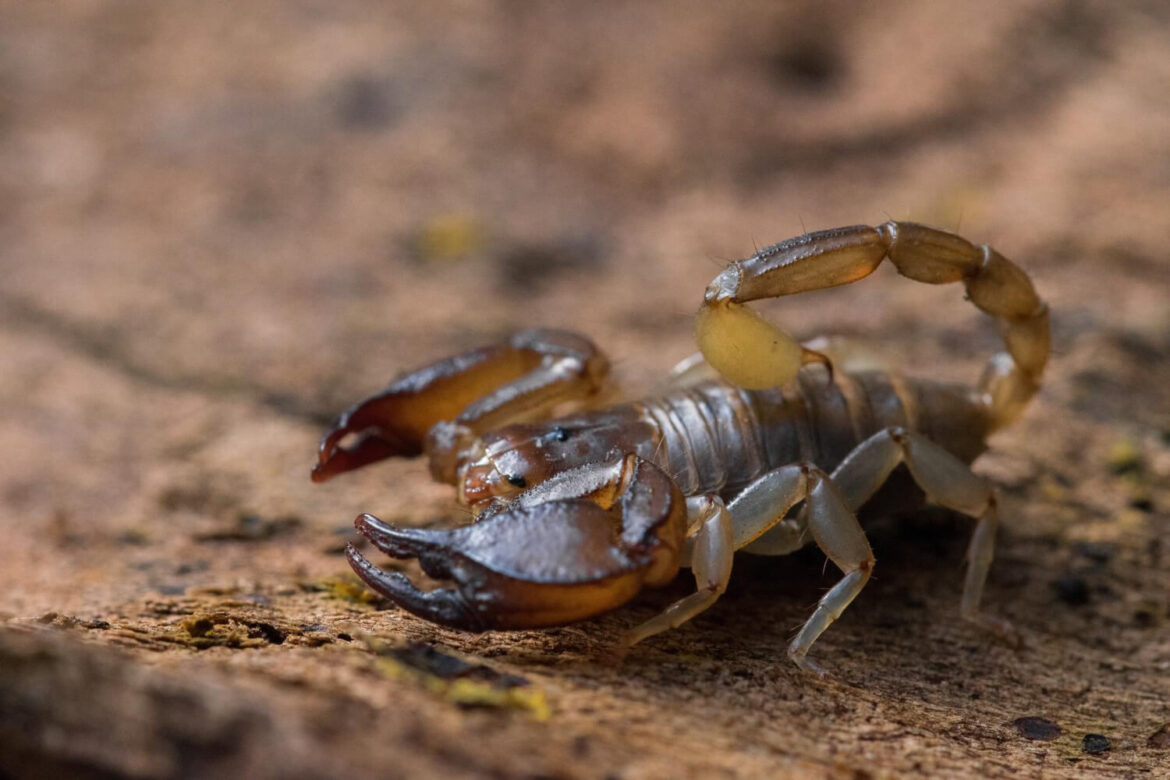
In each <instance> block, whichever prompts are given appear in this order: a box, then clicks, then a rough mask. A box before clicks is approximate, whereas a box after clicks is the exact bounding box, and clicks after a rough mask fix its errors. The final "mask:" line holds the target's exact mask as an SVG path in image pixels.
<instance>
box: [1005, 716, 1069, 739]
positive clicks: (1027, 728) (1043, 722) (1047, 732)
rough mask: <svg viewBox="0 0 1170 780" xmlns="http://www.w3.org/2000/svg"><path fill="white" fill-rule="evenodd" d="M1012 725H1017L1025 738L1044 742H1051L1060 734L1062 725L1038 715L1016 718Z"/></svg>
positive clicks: (1017, 728)
mask: <svg viewBox="0 0 1170 780" xmlns="http://www.w3.org/2000/svg"><path fill="white" fill-rule="evenodd" d="M1012 725H1013V726H1015V727H1016V731H1018V732H1019V734H1020V736H1021V737H1023V738H1024V739H1038V740H1040V741H1042V742H1051V741H1052V740H1054V739H1056V738H1057V737H1059V736H1060V726H1058V725H1056V724H1055V723H1053V722H1052V721H1050V720H1048V719H1047V718H1040V717H1036V716H1032V717H1029V718H1016V719H1015V720H1014V721H1012Z"/></svg>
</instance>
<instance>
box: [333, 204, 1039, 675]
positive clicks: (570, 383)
mask: <svg viewBox="0 0 1170 780" xmlns="http://www.w3.org/2000/svg"><path fill="white" fill-rule="evenodd" d="M886 258H888V259H889V260H890V262H892V263H893V264H894V266H895V267H896V269H897V271H898V272H899V273H900V274H902V275H903V276H906V277H909V278H910V279H914V280H917V281H920V282H927V283H930V284H943V283H947V282H962V283H963V286H964V287H965V288H966V294H967V298H968V299H969V300H970V301H971V302H972V303H974V304H975V306H976V307H978V308H979V309H981V310H982V311H983V312H985V313H987V314H989V315H990V316H991V317H993V318H994V319H995V320H996V322H997V323H998V326H999V331H1000V334H1001V336H1002V339H1003V342H1004V346H1005V351H1003V352H1000V353H998V354H996V355H994V356H993V357H992V358H991V360H990V362H989V363H988V365H987V368H986V369H985V370H984V372H983V375H982V377H981V379H980V380H979V381H978V383H977V384H976V385H975V386H974V387H973V388H972V387H968V386H965V385H956V384H947V383H941V382H937V381H931V380H927V379H912V378H904V377H902V376H899V375H896V374H893V373H888V372H882V371H872V370H851V369H850V365H849V363H850V361H849V360H848V359H842V358H841V357H840V356H838V355H835V354H834V351H833V349H832V348H831V347H832V344H831V342H809V343H808V344H807V345H801V344H800V343H798V342H796V341H795V340H794V339H793V338H792V337H791V336H789V335H788V334H787V333H785V332H784V331H782V330H780V329H778V328H776V327H775V326H774V325H772V324H770V323H769V322H767V321H766V320H764V319H763V318H762V317H760V316H759V315H758V314H756V313H755V312H754V311H752V310H751V309H750V308H748V307H747V306H745V305H744V304H745V303H747V302H749V301H753V300H759V299H763V298H772V297H778V296H783V295H792V294H795V293H800V292H804V291H807V290H816V289H821V288H827V287H834V286H837V285H842V284H848V283H850V282H854V281H857V280H858V279H861V278H862V277H864V276H867V275H868V274H870V273H871V272H872V271H873V270H874V269H875V268H876V267H877V266H878V265H879V264H880V263H881V262H882V260H884V259H886ZM696 337H697V341H698V345H699V349H700V354H697V355H695V356H693V357H692V358H690V359H688V360H686V361H683V363H681V364H680V365H679V367H678V368H676V369H675V372H674V373H673V375H672V378H671V384H670V390H669V391H668V392H666V393H665V394H663V395H661V396H659V397H655V398H650V399H647V400H643V401H639V402H637V403H627V404H623V405H618V406H610V407H605V408H595V407H597V406H599V404H598V401H599V398H600V397H601V396H602V393H603V391H604V390H605V388H606V379H607V374H608V368H609V364H608V361H607V360H606V359H605V357H604V356H603V355H602V354H601V353H600V352H599V351H598V350H597V349H596V347H594V346H593V344H592V343H591V342H590V341H589V340H588V339H586V338H584V337H582V336H579V335H576V334H573V333H568V332H564V331H553V330H527V331H523V332H521V333H517V334H515V335H513V336H512V337H511V338H510V339H509V340H508V341H507V342H505V343H502V344H496V345H493V346H487V347H483V348H481V349H476V350H473V351H471V352H468V353H465V354H462V355H459V356H456V357H452V358H448V359H446V360H442V361H440V362H438V363H434V364H432V365H430V366H427V367H426V368H423V369H421V370H419V371H416V372H414V373H411V374H408V375H406V376H404V377H402V378H400V379H398V380H397V381H395V382H394V383H393V384H391V385H390V386H389V387H388V388H386V389H385V390H383V391H382V392H380V393H378V394H376V395H374V396H372V397H370V398H368V399H366V400H364V401H362V402H361V403H358V404H357V405H355V406H353V407H352V408H350V409H349V410H347V411H346V412H344V413H343V414H341V415H340V417H338V419H337V421H336V422H335V423H334V425H333V426H332V428H330V429H329V431H328V432H327V433H326V434H325V436H324V438H323V439H322V441H321V445H320V451H319V460H318V463H317V465H316V466H315V468H314V469H313V479H314V481H317V482H321V481H324V480H327V479H329V478H331V477H333V476H336V475H337V474H339V473H342V472H345V471H348V470H351V469H355V468H358V467H360V466H364V465H366V464H368V463H372V462H374V461H377V460H380V459H383V458H387V457H414V456H418V455H425V456H426V457H427V458H428V460H429V464H430V471H431V474H432V475H433V476H434V478H435V479H437V480H440V481H442V482H446V483H451V484H454V485H456V486H457V489H458V498H459V501H460V502H461V503H462V504H464V505H466V506H467V507H469V508H470V510H471V511H472V512H473V513H474V515H475V520H474V522H472V523H470V524H468V525H465V526H462V527H456V528H450V529H428V530H423V529H416V528H402V527H397V526H395V525H392V524H390V523H386V522H383V521H381V520H379V519H378V518H376V517H374V516H372V515H369V514H363V515H361V516H359V517H358V518H357V521H356V526H357V529H358V531H360V532H361V533H362V534H363V535H364V536H365V537H366V538H368V539H369V541H370V542H371V543H372V544H373V545H374V547H376V548H378V549H379V550H381V551H383V552H385V553H386V554H388V555H390V556H392V557H395V558H412V557H413V558H417V559H418V561H419V564H420V565H421V568H422V570H423V571H424V572H425V573H426V574H427V575H428V576H430V577H433V578H437V579H441V580H446V581H448V583H449V584H450V587H440V588H436V589H430V590H423V589H419V588H417V587H416V586H415V585H414V584H412V582H411V581H410V579H409V578H407V577H406V576H404V575H403V574H402V573H400V572H394V571H383V570H381V569H378V568H377V567H375V566H374V565H373V564H372V563H371V562H369V561H368V560H367V559H366V558H365V557H363V556H362V555H361V554H360V553H359V552H358V551H357V550H356V549H354V548H353V546H350V547H349V548H348V549H347V557H348V559H349V562H350V564H351V566H352V567H353V569H354V570H355V571H356V572H357V574H358V576H360V577H361V578H362V579H363V580H364V581H365V582H366V583H367V584H368V585H369V586H370V587H371V588H372V589H373V590H375V591H377V592H378V593H380V594H382V595H384V596H386V597H387V598H389V599H391V600H392V601H394V602H395V603H397V604H398V605H400V606H401V607H403V608H404V609H406V610H408V611H410V612H412V613H414V614H416V615H418V616H420V617H423V618H425V619H427V620H430V621H432V622H434V623H439V624H442V625H446V626H452V627H455V628H460V629H466V630H470V631H483V630H487V629H525V628H537V627H547V626H557V625H563V624H566V623H569V622H572V621H577V620H583V619H585V618H589V617H591V616H594V615H597V614H599V613H602V612H605V611H608V610H612V609H614V608H616V607H618V606H620V605H622V604H623V603H625V602H627V601H628V600H630V599H631V598H632V597H633V596H634V595H635V594H636V593H638V592H639V590H641V589H642V588H643V587H646V586H660V585H664V584H666V583H668V582H670V581H671V580H672V579H673V578H674V577H675V575H676V574H677V572H678V570H679V568H680V567H689V568H690V569H691V571H692V572H693V574H694V576H695V581H696V584H697V590H696V592H695V593H692V594H690V595H688V596H686V597H684V598H682V599H680V600H679V601H677V602H676V603H674V604H672V605H671V606H670V607H668V608H667V609H666V610H665V611H664V612H663V613H662V614H660V615H657V616H656V617H653V618H651V619H650V620H648V621H646V622H645V623H643V624H642V625H640V626H638V627H636V628H635V629H633V631H632V632H630V634H629V635H628V636H627V637H626V640H625V641H626V643H627V644H632V643H634V642H638V641H640V640H642V639H645V638H647V637H649V636H652V635H654V634H657V633H659V632H661V631H665V630H666V629H669V628H673V627H675V626H678V625H680V624H682V623H684V622H686V621H687V620H690V619H691V618H693V617H694V616H695V615H697V614H699V613H700V612H702V611H703V610H705V609H707V608H708V607H710V606H711V605H712V604H714V603H715V601H716V600H718V598H719V596H720V595H721V594H722V593H723V592H724V590H725V589H726V587H727V583H728V579H729V578H730V576H731V566H732V558H733V554H734V553H735V552H736V551H737V550H743V551H745V552H748V553H753V554H758V555H784V554H786V553H790V552H792V551H794V550H797V549H798V548H800V547H802V546H803V545H804V544H806V543H807V542H810V541H811V542H814V543H816V545H817V546H818V547H819V548H820V549H821V550H822V551H823V552H824V553H825V555H826V556H828V558H829V559H830V560H831V561H833V563H834V564H836V565H837V566H838V567H839V568H840V569H841V571H842V572H843V576H842V578H841V579H840V581H839V582H837V584H836V585H835V586H834V587H833V588H832V589H830V590H829V591H828V592H827V593H826V594H825V595H824V597H823V598H822V599H821V600H820V602H819V603H818V605H817V606H816V608H815V610H814V611H813V613H812V615H811V616H810V617H809V618H808V620H807V621H806V622H805V623H804V625H803V627H802V628H801V630H800V631H799V633H798V634H797V635H796V637H795V638H794V639H793V640H792V642H791V644H790V645H789V647H788V655H789V657H790V658H792V660H793V661H795V662H796V663H797V664H798V665H800V666H801V667H802V668H804V669H806V670H808V671H811V672H814V673H817V674H822V673H823V672H822V671H821V669H820V668H819V667H818V666H817V665H816V664H814V663H813V662H812V661H811V660H810V659H809V658H808V651H809V648H811V647H812V645H813V643H814V642H815V641H816V639H817V637H819V636H820V635H821V633H822V632H823V631H824V630H825V629H826V628H828V627H829V625H830V624H831V623H832V622H833V621H834V620H836V619H837V617H838V616H839V615H840V614H841V613H842V611H843V610H844V609H845V608H846V607H847V606H848V605H849V603H850V602H851V601H853V599H854V598H855V597H856V596H857V594H858V593H859V592H860V591H861V589H862V588H863V587H864V586H865V583H866V581H867V580H868V579H869V577H870V574H871V573H872V571H873V568H874V556H873V552H872V551H871V550H870V546H869V542H868V541H867V539H866V536H865V533H864V532H863V531H862V528H861V526H860V525H859V524H858V521H857V517H856V515H857V512H858V510H859V509H860V508H861V507H862V506H863V505H864V504H865V503H866V502H867V501H868V500H869V499H870V498H871V497H872V496H873V495H874V494H875V493H876V492H877V491H878V489H879V488H880V487H881V486H882V485H883V483H885V482H886V480H887V478H888V477H889V476H890V474H891V472H893V471H894V469H895V468H897V467H899V466H904V467H905V468H906V470H908V471H909V473H910V476H911V477H912V478H913V480H914V481H915V482H916V483H917V485H918V487H919V488H921V490H922V492H923V493H925V495H926V496H927V497H928V498H929V499H930V500H932V501H934V502H935V503H937V504H940V505H942V506H944V507H947V508H949V509H952V510H954V511H956V512H959V513H962V514H964V515H967V516H969V517H971V518H973V520H974V531H973V534H972V536H971V541H970V544H969V547H968V550H967V571H966V579H965V582H964V585H963V591H962V597H961V601H960V605H959V612H960V614H961V615H962V617H964V618H966V619H968V620H971V621H974V622H977V623H979V624H981V625H983V626H986V627H988V628H990V629H992V630H994V631H996V632H998V633H1000V634H1004V635H1009V634H1010V627H1009V626H1008V625H1007V624H1006V623H1005V622H1003V621H1001V620H997V619H995V618H992V617H990V616H987V615H984V614H982V613H981V612H980V610H979V604H980V599H981V595H982V591H983V586H984V582H985V580H986V578H987V572H988V567H989V566H990V564H991V559H992V554H993V548H994V540H995V533H996V526H997V524H998V518H997V516H996V497H995V492H994V491H993V489H992V488H991V487H990V486H989V485H988V483H987V482H986V481H985V480H984V479H982V478H980V477H978V476H976V475H975V474H973V473H972V472H971V470H970V468H969V464H970V463H971V462H972V461H973V460H974V459H975V458H976V457H977V456H978V455H979V454H980V453H981V452H983V451H984V449H985V448H986V444H985V440H986V438H987V436H988V435H989V434H990V433H991V432H993V431H995V430H997V429H998V428H1000V427H1002V426H1004V425H1007V424H1008V423H1010V422H1011V421H1013V420H1014V419H1015V418H1016V417H1017V416H1018V415H1019V414H1020V412H1021V411H1022V409H1023V408H1024V406H1025V405H1026V403H1027V402H1028V400H1029V399H1030V398H1031V397H1032V396H1033V395H1034V394H1035V393H1036V391H1037V389H1038V387H1039V381H1040V375H1041V373H1042V371H1043V369H1044V364H1045V362H1046V361H1047V359H1048V351H1049V329H1048V309H1047V306H1045V304H1044V303H1042V302H1041V300H1040V298H1039V297H1038V296H1037V294H1036V291H1035V290H1034V289H1033V287H1032V284H1031V282H1030V281H1029V279H1028V277H1027V275H1026V274H1025V273H1024V272H1023V271H1022V270H1020V268H1019V267H1018V266H1016V265H1015V264H1014V263H1012V262H1011V261H1009V260H1007V259H1005V258H1004V257H1003V256H1002V255H1000V254H999V253H998V252H996V251H995V250H993V249H991V248H990V247H987V246H975V245H973V244H971V243H969V242H967V241H966V240H964V239H963V238H960V237H959V236H957V235H954V234H952V233H949V232H945V231H942V230H937V229H933V228H929V227H925V226H923V225H918V224H914V223H909V222H894V221H890V222H886V223H885V224H883V225H881V226H879V227H877V228H872V227H866V226H855V227H845V228H837V229H834V230H824V231H819V232H814V233H808V234H806V235H803V236H799V237H797V238H793V239H790V240H788V241H784V242H783V243H780V244H776V245H774V246H771V247H768V248H766V249H763V250H761V251H759V252H757V253H756V254H755V255H753V256H751V257H749V258H747V259H745V260H738V261H735V262H732V263H731V264H730V265H729V266H728V267H727V268H726V270H724V271H723V272H722V273H720V274H719V275H718V276H717V277H716V278H715V279H714V281H713V282H712V283H711V284H710V286H708V288H707V291H706V295H705V297H704V299H703V304H702V306H701V308H700V309H699V313H698V316H697V320H696ZM824 344H829V347H828V348H826V347H825V346H824ZM826 369H827V370H826ZM567 404H575V408H577V409H579V411H577V412H575V413H570V414H568V415H564V414H562V415H561V416H559V417H555V418H553V415H554V412H558V411H560V412H563V411H564V409H565V407H566V405H567ZM798 505H799V506H798Z"/></svg>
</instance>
